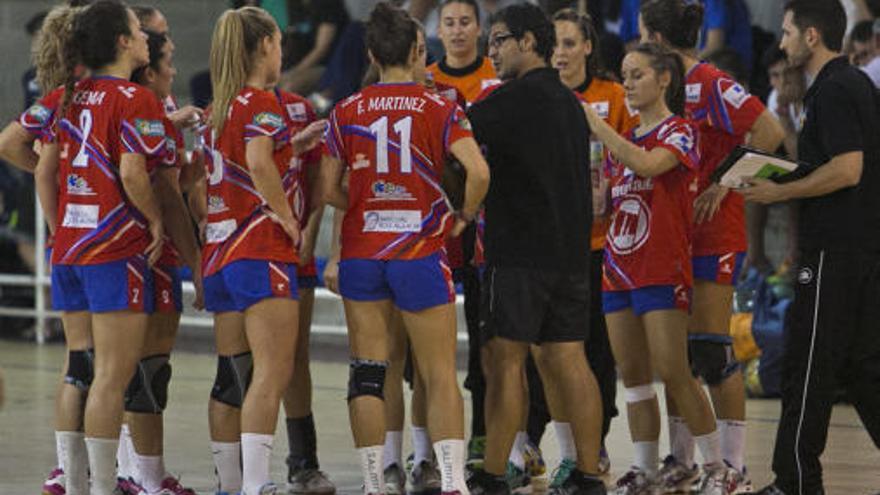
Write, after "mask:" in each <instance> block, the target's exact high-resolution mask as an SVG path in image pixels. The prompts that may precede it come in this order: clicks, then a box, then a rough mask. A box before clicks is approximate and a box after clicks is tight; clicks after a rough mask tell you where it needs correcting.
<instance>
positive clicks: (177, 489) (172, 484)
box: [162, 476, 196, 495]
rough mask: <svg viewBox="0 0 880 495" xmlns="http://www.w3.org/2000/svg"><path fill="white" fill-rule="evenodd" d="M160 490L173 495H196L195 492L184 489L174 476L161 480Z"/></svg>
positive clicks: (190, 489)
mask: <svg viewBox="0 0 880 495" xmlns="http://www.w3.org/2000/svg"><path fill="white" fill-rule="evenodd" d="M162 490H165V491H167V492H169V493H173V494H174V495H196V492H195V490H193V489H192V488H186V487H184V486H183V485H181V484H180V480H178V479H177V478H175V477H174V476H168V477H166V478H165V479H164V480H162Z"/></svg>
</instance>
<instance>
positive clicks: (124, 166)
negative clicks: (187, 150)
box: [119, 153, 163, 265]
mask: <svg viewBox="0 0 880 495" xmlns="http://www.w3.org/2000/svg"><path fill="white" fill-rule="evenodd" d="M119 177H120V179H121V181H122V188H123V189H124V190H125V194H126V195H127V196H128V198H129V200H130V201H131V203H132V204H133V205H134V206H135V208H137V209H138V210H140V212H141V214H143V215H144V217H145V218H146V219H147V222H148V224H149V230H150V235H151V236H152V239H151V240H150V244H149V245H148V246H147V249H146V255H147V259H148V260H149V262H150V265H152V264H153V263H155V262H156V260H158V259H159V255H160V254H162V233H163V225H162V212H161V210H160V209H159V204H158V202H157V201H156V197H155V195H154V194H153V187H152V184H150V176H149V174H147V159H146V157H145V156H144V155H142V154H140V153H123V154H122V157H121V158H120V160H119Z"/></svg>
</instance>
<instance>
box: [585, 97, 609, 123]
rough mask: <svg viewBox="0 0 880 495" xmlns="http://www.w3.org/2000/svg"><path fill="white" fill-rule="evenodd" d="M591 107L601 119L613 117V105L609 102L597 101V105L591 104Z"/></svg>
mask: <svg viewBox="0 0 880 495" xmlns="http://www.w3.org/2000/svg"><path fill="white" fill-rule="evenodd" d="M590 106H591V107H593V110H595V111H596V113H597V114H599V117H601V118H603V119H607V118H608V117H609V116H610V115H611V104H610V103H608V102H607V101H597V102H595V103H590Z"/></svg>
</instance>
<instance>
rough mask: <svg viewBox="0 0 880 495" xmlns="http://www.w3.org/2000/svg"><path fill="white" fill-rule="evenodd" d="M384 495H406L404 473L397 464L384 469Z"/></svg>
mask: <svg viewBox="0 0 880 495" xmlns="http://www.w3.org/2000/svg"><path fill="white" fill-rule="evenodd" d="M384 475H385V495H406V473H405V472H404V471H403V468H401V467H400V466H398V465H397V464H392V465H390V466H388V467H387V468H385V473H384Z"/></svg>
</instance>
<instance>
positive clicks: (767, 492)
mask: <svg viewBox="0 0 880 495" xmlns="http://www.w3.org/2000/svg"><path fill="white" fill-rule="evenodd" d="M755 493H756V494H757V495H785V492H784V491H782V490H780V489H779V487H778V486H776V484H775V483H771V484H769V485H767V486H765V487H764V488H761V489H760V490H758V491H757V492H755Z"/></svg>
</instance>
